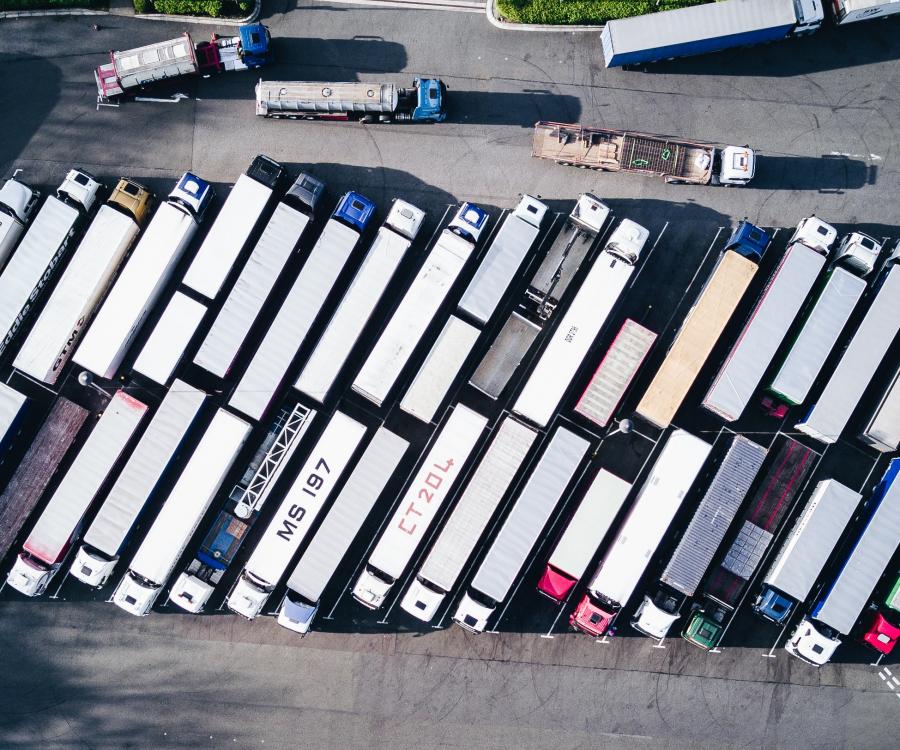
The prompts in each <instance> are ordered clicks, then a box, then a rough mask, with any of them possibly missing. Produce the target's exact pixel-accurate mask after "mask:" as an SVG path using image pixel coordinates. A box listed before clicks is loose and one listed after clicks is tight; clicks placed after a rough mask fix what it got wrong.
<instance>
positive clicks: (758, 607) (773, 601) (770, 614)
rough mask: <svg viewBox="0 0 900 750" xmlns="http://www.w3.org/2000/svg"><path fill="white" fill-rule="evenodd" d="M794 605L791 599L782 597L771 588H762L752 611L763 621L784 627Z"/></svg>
mask: <svg viewBox="0 0 900 750" xmlns="http://www.w3.org/2000/svg"><path fill="white" fill-rule="evenodd" d="M794 604H795V602H794V600H793V599H790V598H788V597H786V596H784V595H783V594H782V593H780V592H779V591H777V590H776V589H773V588H772V587H771V586H763V589H762V591H761V592H760V594H759V596H758V597H756V601H755V602H753V611H754V612H756V614H758V615H759V616H760V617H762V618H763V619H764V620H768V621H769V622H774V623H775V624H776V625H784V624H785V623H786V622H787V621H788V619H789V618H790V616H791V613H793V611H794Z"/></svg>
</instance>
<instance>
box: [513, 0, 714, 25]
mask: <svg viewBox="0 0 900 750" xmlns="http://www.w3.org/2000/svg"><path fill="white" fill-rule="evenodd" d="M706 2H709V0H660V1H659V3H657V2H656V0H497V11H498V13H499V14H500V15H501V16H502V17H503V18H504V19H505V20H507V21H513V22H515V23H548V24H603V23H606V22H607V21H610V20H612V19H614V18H629V17H631V16H640V15H643V14H644V13H655V12H657V11H660V10H672V9H674V8H684V7H686V6H688V5H702V4H703V3H706Z"/></svg>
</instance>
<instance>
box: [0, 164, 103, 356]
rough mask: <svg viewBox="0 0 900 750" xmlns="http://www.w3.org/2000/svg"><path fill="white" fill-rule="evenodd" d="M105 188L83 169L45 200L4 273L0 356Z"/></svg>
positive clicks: (0, 290) (72, 171)
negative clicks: (101, 189) (99, 191)
mask: <svg viewBox="0 0 900 750" xmlns="http://www.w3.org/2000/svg"><path fill="white" fill-rule="evenodd" d="M100 188H101V184H100V183H99V182H97V180H95V179H94V177H93V175H91V174H90V173H88V172H85V171H84V170H82V169H70V170H69V172H68V173H67V174H66V178H65V179H64V180H63V181H62V184H61V185H60V186H59V187H58V188H57V189H56V195H51V196H49V197H48V198H47V200H45V201H44V204H43V205H42V206H41V208H40V211H38V213H37V215H36V216H35V217H34V220H33V221H32V222H31V226H30V227H28V231H27V232H26V233H25V236H24V237H23V238H22V241H21V243H19V247H18V248H17V249H16V252H15V253H14V254H13V256H12V257H11V258H10V259H9V262H8V263H7V264H6V267H5V268H4V269H3V273H0V354H2V353H3V352H4V351H5V350H6V349H7V348H8V347H9V345H10V343H11V342H12V340H13V337H14V336H15V335H16V333H17V332H18V330H19V328H20V327H21V325H22V322H23V321H24V320H25V318H26V317H27V316H28V315H29V314H30V313H31V311H32V310H33V309H34V307H35V306H36V304H37V302H38V300H39V298H40V296H41V292H42V290H43V289H44V287H45V286H46V285H47V282H49V281H50V279H52V278H53V275H54V271H55V268H56V266H58V265H59V264H60V262H61V261H62V259H63V256H64V255H65V253H66V250H67V249H68V247H69V242H70V241H71V240H72V239H73V238H74V237H75V236H76V234H77V233H78V232H79V231H80V228H81V225H82V223H83V221H84V219H85V217H86V216H87V214H88V213H89V212H90V210H91V207H92V206H93V205H94V200H95V199H96V197H97V191H98V190H99V189H100Z"/></svg>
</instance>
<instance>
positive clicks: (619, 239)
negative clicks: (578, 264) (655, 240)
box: [603, 219, 650, 266]
mask: <svg viewBox="0 0 900 750" xmlns="http://www.w3.org/2000/svg"><path fill="white" fill-rule="evenodd" d="M648 237H650V232H648V231H647V230H646V229H644V227H642V226H641V225H640V224H638V223H637V222H635V221H632V220H631V219H622V221H620V222H619V226H617V227H616V228H615V229H614V230H613V233H612V234H611V235H610V237H609V240H608V241H607V243H606V247H604V248H603V252H605V253H609V254H610V255H614V256H615V257H617V258H618V259H619V260H621V261H623V262H624V263H627V264H628V265H630V266H633V265H634V264H635V263H637V262H638V258H640V256H641V250H643V249H644V245H645V244H646V243H647V238H648Z"/></svg>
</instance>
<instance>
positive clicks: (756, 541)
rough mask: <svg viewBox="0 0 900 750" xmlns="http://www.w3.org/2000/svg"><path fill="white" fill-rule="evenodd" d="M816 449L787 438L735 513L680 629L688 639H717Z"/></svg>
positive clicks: (702, 643)
mask: <svg viewBox="0 0 900 750" xmlns="http://www.w3.org/2000/svg"><path fill="white" fill-rule="evenodd" d="M815 463H816V454H815V453H814V452H813V451H811V450H810V449H809V448H806V447H805V446H803V445H801V444H800V443H798V442H796V441H794V440H791V439H786V440H785V441H784V442H783V443H782V445H781V447H780V448H779V450H778V452H777V453H776V454H775V457H774V459H773V460H772V462H771V464H770V465H769V468H768V469H767V471H766V473H765V474H763V475H762V477H761V479H760V480H759V481H758V482H756V489H755V490H754V492H753V494H752V495H751V497H750V501H749V502H748V503H747V505H746V506H745V510H744V512H743V513H742V514H741V515H740V516H739V517H738V520H737V523H738V527H737V529H738V532H737V536H736V537H735V538H734V540H733V541H732V543H731V544H730V545H729V547H728V549H727V550H721V551H720V553H719V557H718V563H717V564H716V566H715V567H714V568H713V569H712V572H711V573H710V574H709V576H708V577H707V579H706V581H705V583H704V584H703V590H702V591H701V594H700V599H699V601H696V602H694V604H693V605H692V607H691V617H690V619H689V620H688V622H687V625H685V628H684V630H683V631H682V633H681V637H682V638H684V639H685V640H686V641H688V642H689V643H692V644H694V645H695V646H699V647H700V648H703V649H706V650H707V651H709V650H711V649H714V648H715V647H716V646H718V645H719V643H720V642H721V641H722V636H723V635H724V634H725V631H726V629H727V628H728V625H729V624H730V623H731V620H732V618H733V617H734V614H735V612H736V611H737V608H738V606H739V605H740V603H741V601H742V600H743V597H744V594H745V592H746V591H747V587H748V586H749V584H750V581H751V580H752V579H753V576H754V574H755V573H756V571H757V570H758V568H759V566H760V564H761V563H762V562H763V559H764V558H765V555H766V552H767V550H768V549H769V547H770V546H771V544H772V540H773V539H774V538H775V534H776V533H777V531H778V527H779V526H780V525H781V522H782V521H783V520H784V519H785V518H786V517H787V516H788V514H789V513H790V510H791V508H792V506H793V504H794V500H795V499H796V498H797V497H798V496H799V495H800V493H801V492H802V491H803V487H804V485H805V483H806V479H807V477H808V476H809V474H810V473H811V472H812V470H813V467H814V465H815Z"/></svg>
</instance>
